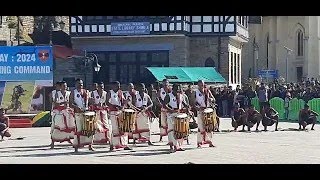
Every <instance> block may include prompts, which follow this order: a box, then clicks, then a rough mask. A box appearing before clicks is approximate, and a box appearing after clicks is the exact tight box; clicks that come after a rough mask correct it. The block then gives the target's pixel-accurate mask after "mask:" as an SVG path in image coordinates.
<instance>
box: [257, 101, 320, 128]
mask: <svg viewBox="0 0 320 180" xmlns="http://www.w3.org/2000/svg"><path fill="white" fill-rule="evenodd" d="M269 103H270V105H271V107H273V108H274V109H275V110H276V111H278V113H279V119H280V120H284V119H285V109H284V100H283V99H281V98H279V97H275V98H272V99H270V101H269ZM251 104H252V105H253V106H254V107H255V109H256V110H258V111H259V110H260V107H259V99H258V98H257V97H255V98H252V100H251ZM304 104H305V102H304V100H302V99H297V98H294V99H291V100H290V102H289V121H292V122H295V121H298V120H299V112H300V110H301V109H303V107H304ZM308 105H309V106H310V109H311V110H313V111H315V112H317V113H318V114H319V115H320V98H314V99H312V100H310V101H309V102H308ZM317 121H318V122H320V116H318V119H317Z"/></svg>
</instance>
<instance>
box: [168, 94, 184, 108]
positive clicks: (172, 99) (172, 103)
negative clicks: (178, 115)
mask: <svg viewBox="0 0 320 180" xmlns="http://www.w3.org/2000/svg"><path fill="white" fill-rule="evenodd" d="M168 95H169V97H170V101H169V106H170V107H171V108H173V109H177V108H178V102H177V99H176V97H175V96H174V95H173V94H172V93H169V94H168ZM178 97H179V98H180V103H179V109H182V101H183V95H182V94H178Z"/></svg>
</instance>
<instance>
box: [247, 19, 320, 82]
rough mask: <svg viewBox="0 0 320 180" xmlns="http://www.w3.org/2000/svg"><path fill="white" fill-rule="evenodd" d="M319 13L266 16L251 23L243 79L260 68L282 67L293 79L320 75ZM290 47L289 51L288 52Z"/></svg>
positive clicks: (282, 73)
mask: <svg viewBox="0 0 320 180" xmlns="http://www.w3.org/2000/svg"><path fill="white" fill-rule="evenodd" d="M319 25H320V18H319V16H264V17H263V19H262V24H249V33H250V40H249V42H248V43H247V44H245V46H244V49H243V64H246V66H242V71H243V72H246V73H244V74H243V78H247V77H248V76H249V73H248V72H249V71H251V72H252V76H254V75H257V71H258V70H260V69H269V70H278V71H279V75H280V76H281V77H283V78H285V79H287V81H289V82H296V81H299V80H301V79H302V78H304V77H309V78H311V77H314V78H319V75H320V54H319V50H320V46H319V38H320V33H319V32H320V29H319V27H320V26H319ZM288 50H289V51H288Z"/></svg>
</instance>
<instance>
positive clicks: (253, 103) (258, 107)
mask: <svg viewBox="0 0 320 180" xmlns="http://www.w3.org/2000/svg"><path fill="white" fill-rule="evenodd" d="M251 104H252V105H253V106H254V108H255V109H256V110H257V111H260V105H259V99H258V98H257V97H255V98H252V99H251Z"/></svg>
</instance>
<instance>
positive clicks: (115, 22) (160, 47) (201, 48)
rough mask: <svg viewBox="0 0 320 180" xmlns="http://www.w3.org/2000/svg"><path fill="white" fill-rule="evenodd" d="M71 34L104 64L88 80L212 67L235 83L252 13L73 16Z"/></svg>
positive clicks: (135, 79) (124, 78) (125, 80)
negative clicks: (159, 69)
mask: <svg viewBox="0 0 320 180" xmlns="http://www.w3.org/2000/svg"><path fill="white" fill-rule="evenodd" d="M70 35H71V37H72V42H73V47H74V48H77V49H82V50H86V51H87V52H91V53H94V54H96V55H97V57H98V59H99V64H100V65H101V66H102V67H101V70H100V71H99V72H98V73H95V72H94V71H93V69H92V71H91V73H89V74H88V78H87V79H88V80H90V79H92V81H93V79H94V80H95V81H104V82H105V83H108V82H111V81H115V80H119V81H121V83H129V82H139V81H143V78H144V75H145V71H146V69H145V67H168V66H211V67H216V69H217V70H218V71H219V72H220V73H221V74H222V75H223V76H224V77H225V78H226V79H227V80H228V81H229V83H230V85H233V86H235V85H237V84H240V83H241V53H242V47H243V45H244V43H246V42H248V40H249V39H248V38H249V34H248V16H71V17H70ZM66 78H67V77H66ZM89 83H90V82H89Z"/></svg>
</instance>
